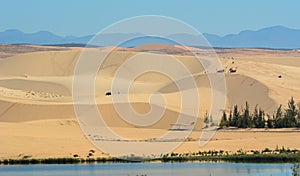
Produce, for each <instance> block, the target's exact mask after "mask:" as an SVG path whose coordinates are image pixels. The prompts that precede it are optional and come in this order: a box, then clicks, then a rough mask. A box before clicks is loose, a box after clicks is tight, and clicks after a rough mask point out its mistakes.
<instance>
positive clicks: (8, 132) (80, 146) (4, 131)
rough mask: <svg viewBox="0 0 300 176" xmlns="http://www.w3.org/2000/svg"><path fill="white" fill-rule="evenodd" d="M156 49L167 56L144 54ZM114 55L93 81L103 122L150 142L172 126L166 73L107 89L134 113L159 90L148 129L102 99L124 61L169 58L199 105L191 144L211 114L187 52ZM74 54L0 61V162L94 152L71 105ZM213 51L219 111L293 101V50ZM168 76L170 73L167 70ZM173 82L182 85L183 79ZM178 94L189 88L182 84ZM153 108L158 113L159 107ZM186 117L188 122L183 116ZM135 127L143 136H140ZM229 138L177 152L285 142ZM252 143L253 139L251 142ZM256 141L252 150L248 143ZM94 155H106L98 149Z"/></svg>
mask: <svg viewBox="0 0 300 176" xmlns="http://www.w3.org/2000/svg"><path fill="white" fill-rule="evenodd" d="M147 47H148V48H147ZM160 49H161V50H162V51H164V52H167V53H173V54H174V55H166V54H157V53H149V52H146V51H148V50H155V51H159V50H160ZM190 49H193V50H196V49H195V48H190ZM106 50H107V49H105V50H103V48H102V49H90V51H91V53H90V54H91V55H93V56H95V55H96V54H97V53H98V52H106ZM117 50H118V51H113V52H112V53H111V54H110V55H109V56H108V58H107V60H106V61H105V62H104V63H103V65H102V66H101V68H100V71H99V72H98V74H97V75H98V76H97V77H96V80H95V95H96V102H97V104H98V109H99V111H100V113H101V114H102V116H103V117H104V120H105V122H106V123H107V124H108V125H109V126H110V127H112V128H113V129H114V131H115V132H117V133H121V134H122V135H123V136H125V137H129V138H133V139H136V138H138V139H143V138H151V137H157V136H158V135H161V134H163V133H164V132H166V130H168V129H169V128H171V124H174V123H176V120H177V118H178V115H179V114H180V112H181V110H180V106H181V100H180V91H179V90H178V88H177V87H176V85H175V84H174V82H173V81H172V80H171V79H170V78H168V77H167V76H166V75H162V74H159V73H154V72H151V73H147V74H143V75H141V76H139V77H138V78H137V79H136V80H135V81H134V82H133V84H132V85H131V87H130V89H129V93H127V86H126V85H127V83H128V81H129V80H128V75H121V76H120V77H119V78H118V80H117V81H118V85H120V87H118V90H117V91H116V92H112V93H113V94H117V93H119V94H120V96H127V95H128V96H129V102H130V104H131V105H132V107H133V108H134V110H135V111H136V112H138V113H140V114H145V113H147V112H149V111H150V105H149V98H150V96H151V95H152V94H153V93H154V92H160V93H161V94H162V95H163V96H164V97H165V99H166V102H167V104H166V112H165V113H164V115H163V117H162V118H161V120H159V121H158V122H157V123H155V124H153V125H151V126H148V127H147V128H139V127H137V126H135V125H133V124H129V123H128V122H126V121H124V120H123V119H121V118H120V116H119V115H118V114H117V112H116V111H115V109H114V106H113V100H112V96H105V93H106V92H108V91H111V87H110V86H111V83H112V82H113V81H116V80H114V77H115V74H116V73H117V70H118V68H119V67H120V66H121V65H123V64H124V63H125V62H126V61H128V60H129V59H130V58H131V57H140V58H153V61H154V62H157V63H159V62H161V61H162V60H166V59H168V58H172V59H174V60H177V61H179V62H181V63H183V65H184V66H185V67H186V68H187V69H188V70H189V71H190V72H191V73H192V75H193V77H194V78H195V80H196V82H197V88H198V92H199V96H200V99H201V106H200V110H199V116H198V118H197V122H196V127H195V132H194V133H193V136H192V137H193V138H195V139H196V138H197V136H196V135H199V133H197V132H199V131H201V129H202V127H203V114H204V113H205V112H206V111H209V110H210V108H211V101H212V100H211V90H210V88H211V86H210V83H209V79H208V76H207V74H206V73H205V70H204V69H203V67H202V65H201V64H200V63H199V62H198V61H196V59H195V57H193V56H191V55H190V54H191V53H190V52H186V50H187V48H182V47H179V46H165V45H155V44H151V45H145V46H140V47H136V48H133V49H127V50H125V49H124V50H122V49H120V48H118V49H117ZM81 51H82V49H80V48H76V49H73V50H66V51H43V52H31V53H24V54H18V55H14V56H11V57H8V58H4V59H2V60H0V138H1V145H0V157H2V158H18V157H19V158H20V157H23V156H24V155H30V156H32V157H64V156H72V155H73V154H75V153H76V154H79V155H80V156H83V157H84V156H85V155H86V152H88V150H89V149H94V148H95V147H93V146H92V145H91V144H90V143H89V142H88V141H87V139H86V138H85V137H84V135H83V133H82V132H81V131H80V128H79V126H78V124H77V121H76V116H75V113H74V108H73V102H72V95H71V93H72V81H73V77H72V75H73V72H74V68H75V65H76V62H77V60H78V57H79V56H80V54H81ZM142 51H143V52H142ZM209 52H211V51H209ZM209 52H207V53H208V54H207V55H209ZM179 53H180V54H179ZM217 53H218V55H219V57H220V58H221V62H222V64H223V67H224V69H225V72H226V73H225V76H226V84H227V104H226V110H229V109H230V108H232V106H233V105H235V104H237V105H239V106H240V107H242V106H244V105H245V101H248V102H249V103H250V106H251V108H254V107H255V105H258V106H260V107H262V109H264V110H265V111H266V112H267V113H269V114H271V115H272V114H273V112H274V111H275V109H276V108H277V106H278V105H279V104H283V105H285V104H286V102H287V100H288V99H289V98H290V97H291V96H294V98H295V99H296V100H297V101H299V100H300V81H299V80H300V53H299V52H295V51H277V50H259V49H224V50H221V49H218V50H217ZM232 57H233V58H234V59H232ZM162 63H163V62H162ZM231 67H232V68H237V73H228V72H227V70H228V69H229V68H231ZM171 71H174V72H176V71H177V70H176V68H174V70H172V68H171ZM128 72H130V67H128ZM208 74H217V73H208ZM279 75H280V76H281V78H279V77H278V76H279ZM182 76H183V77H184V75H182ZM180 81H181V82H182V83H184V82H185V81H186V80H185V79H182V80H180ZM185 89H186V90H188V89H189V86H186V87H185ZM155 106H158V108H162V107H161V106H162V105H160V104H156V105H155ZM185 115H186V118H187V119H188V118H189V117H188V114H185ZM141 130H143V133H139V131H141ZM234 133H237V134H232V133H230V132H218V133H217V135H216V136H215V137H214V139H215V140H213V141H211V142H210V143H209V144H208V145H207V146H205V147H204V148H199V147H198V145H197V142H188V143H185V144H183V145H182V146H180V147H179V148H178V149H176V150H177V151H180V152H186V151H197V150H204V149H205V150H206V149H207V150H208V149H219V148H220V146H222V147H223V148H222V147H221V148H220V149H225V150H237V149H240V148H242V147H245V148H247V149H251V148H253V149H257V148H258V149H261V148H265V146H267V147H270V148H274V147H275V146H276V145H280V144H279V142H278V140H281V139H283V138H286V136H285V135H283V134H280V135H278V134H277V133H270V134H268V136H266V137H263V138H260V136H259V135H261V136H264V135H262V134H264V133H263V132H260V133H256V134H253V133H252V132H247V133H245V132H244V133H239V132H234ZM258 134H259V135H258ZM299 134H300V133H297V132H294V133H293V134H292V135H291V138H290V139H291V140H294V138H296V137H299ZM226 136H229V137H226ZM198 137H199V136H198ZM258 138H259V139H258ZM267 139H270V140H267ZM255 140H258V141H259V142H254V141H255ZM276 140H277V141H276ZM249 141H252V142H249ZM233 143H234V144H233ZM251 143H252V144H253V145H252V144H251ZM255 143H257V145H255V146H254V144H255ZM250 144H251V145H250ZM296 144H299V143H297V142H296V143H295V141H294V142H289V140H288V139H285V141H284V145H285V146H287V147H288V146H290V147H299V145H296ZM97 155H98V156H104V155H105V154H103V153H102V152H100V151H97Z"/></svg>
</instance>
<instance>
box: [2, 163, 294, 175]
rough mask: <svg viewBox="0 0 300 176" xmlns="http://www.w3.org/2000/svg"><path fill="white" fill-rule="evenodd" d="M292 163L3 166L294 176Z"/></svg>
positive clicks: (32, 170) (69, 171)
mask: <svg viewBox="0 0 300 176" xmlns="http://www.w3.org/2000/svg"><path fill="white" fill-rule="evenodd" d="M292 167H293V165H292V164H245V163H117V164H74V165H73V164H65V165H13V166H0V175H1V176H4V175H7V176H17V175H30V176H31V175H32V176H34V175H38V176H47V175H49V176H50V175H51V176H52V175H61V176H69V175H70V176H71V175H72V176H73V175H110V176H136V175H147V176H165V175H173V176H177V175H178V176H182V175H186V176H194V175H197V176H202V175H203V176H206V175H207V176H209V175H211V176H234V175H249V176H257V175H259V176H271V175H272V176H281V175H282V176H290V175H292V169H291V168H292Z"/></svg>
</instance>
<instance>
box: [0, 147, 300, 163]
mask: <svg viewBox="0 0 300 176" xmlns="http://www.w3.org/2000/svg"><path fill="white" fill-rule="evenodd" d="M188 161H202V162H204V161H212V162H219V161H225V162H241V163H243V162H250V163H251V162H255V163H297V162H299V161H300V151H299V150H290V149H285V148H284V147H282V148H281V149H275V150H270V149H268V148H266V149H264V150H262V151H259V150H251V151H243V150H238V151H237V152H235V153H230V152H227V151H222V150H221V151H203V152H200V151H199V152H197V153H195V152H194V153H170V154H165V155H161V156H160V157H157V158H141V157H135V156H130V157H123V159H120V158H113V157H111V158H86V159H84V158H77V157H76V158H45V159H28V158H26V159H4V160H0V164H2V165H14V164H96V163H125V162H188Z"/></svg>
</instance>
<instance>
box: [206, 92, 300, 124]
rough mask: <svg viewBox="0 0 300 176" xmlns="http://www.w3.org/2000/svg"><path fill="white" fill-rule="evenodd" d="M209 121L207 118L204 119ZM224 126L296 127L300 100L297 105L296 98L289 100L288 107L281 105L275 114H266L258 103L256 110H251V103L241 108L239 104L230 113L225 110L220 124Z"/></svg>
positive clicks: (299, 113) (299, 111) (299, 114)
mask: <svg viewBox="0 0 300 176" xmlns="http://www.w3.org/2000/svg"><path fill="white" fill-rule="evenodd" d="M204 122H205V123H207V119H205V120H204ZM219 127H220V128H223V127H238V128H294V127H297V128H299V127H300V102H299V103H298V104H297V105H296V103H295V101H294V98H293V97H291V99H290V100H289V101H288V104H287V107H286V108H285V109H283V108H282V105H279V107H278V108H277V110H276V112H275V114H274V115H272V116H270V115H269V114H266V113H265V111H264V110H263V109H262V108H258V107H257V105H256V106H255V108H254V112H252V113H251V112H250V110H249V103H248V102H246V105H245V107H244V108H242V109H241V110H240V109H239V108H238V106H237V105H235V106H234V107H233V110H230V112H229V114H227V113H226V112H225V111H224V112H223V116H222V118H221V122H220V124H219Z"/></svg>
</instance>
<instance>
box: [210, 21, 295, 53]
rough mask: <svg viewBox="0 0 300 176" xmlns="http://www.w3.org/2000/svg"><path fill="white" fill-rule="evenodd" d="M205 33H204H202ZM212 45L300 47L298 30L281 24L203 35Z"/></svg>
mask: <svg viewBox="0 0 300 176" xmlns="http://www.w3.org/2000/svg"><path fill="white" fill-rule="evenodd" d="M204 35H205V34H204ZM205 37H206V38H207V39H208V40H209V41H210V43H211V45H213V46H214V47H233V48H236V47H238V48H249V47H251V48H253V47H258V48H300V30H298V29H289V28H286V27H283V26H273V27H269V28H263V29H260V30H258V31H250V30H246V31H242V32H240V33H238V34H230V35H226V36H224V37H218V36H215V35H213V36H212V35H207V34H206V35H205Z"/></svg>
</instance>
